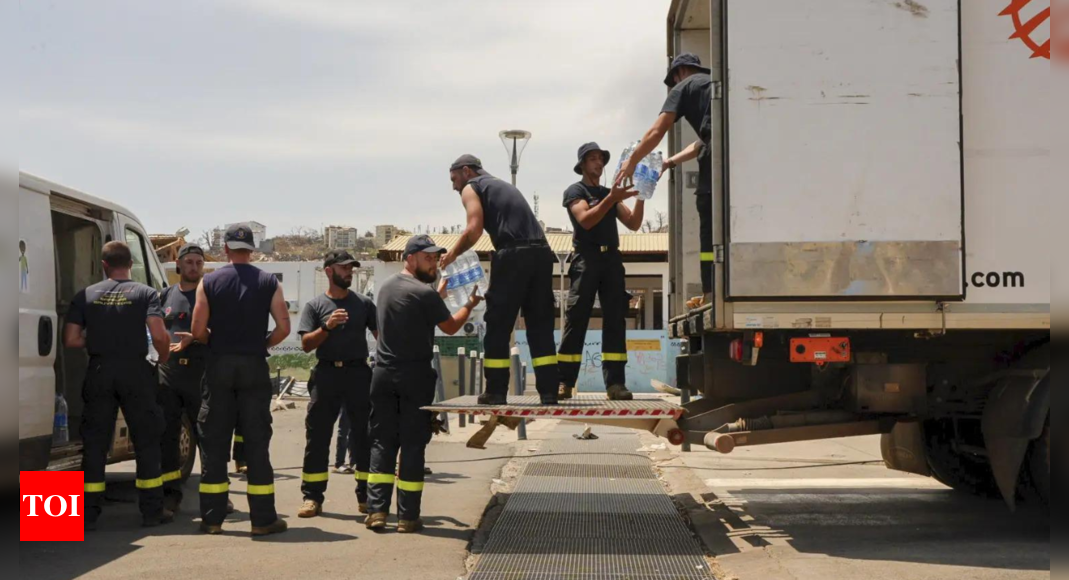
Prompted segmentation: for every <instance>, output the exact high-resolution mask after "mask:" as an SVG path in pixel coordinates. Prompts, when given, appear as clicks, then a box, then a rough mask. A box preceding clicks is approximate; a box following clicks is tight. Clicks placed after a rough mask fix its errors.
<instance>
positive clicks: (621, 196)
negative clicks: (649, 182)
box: [557, 143, 646, 401]
mask: <svg viewBox="0 0 1069 580" xmlns="http://www.w3.org/2000/svg"><path fill="white" fill-rule="evenodd" d="M608 162H609V152H608V151H605V150H603V149H602V148H601V147H598V144H597V143H587V144H586V145H583V146H582V147H580V148H579V163H578V164H576V166H575V172H576V173H578V174H579V175H582V176H583V180H582V181H580V182H579V183H576V184H575V185H572V186H571V187H569V188H568V189H567V191H565V192H564V207H566V208H567V209H568V217H569V218H570V219H571V221H572V228H573V229H574V231H575V235H574V237H573V239H572V245H573V246H574V248H575V255H576V257H575V260H574V261H573V262H572V267H571V271H570V272H569V273H568V274H569V276H570V277H571V279H572V288H571V291H570V292H569V293H568V314H567V322H566V323H565V326H564V335H563V337H562V338H561V346H560V354H558V355H557V359H558V361H559V366H560V372H561V388H560V394H559V396H560V398H562V399H570V398H572V394H573V391H574V390H575V383H576V381H577V380H578V379H579V366H580V365H581V364H582V362H583V345H584V344H585V342H586V330H587V326H588V325H589V324H590V314H591V312H592V311H593V310H594V299H595V298H600V299H601V312H602V320H603V322H604V325H603V327H602V334H601V337H602V340H601V345H602V353H601V371H602V374H603V375H604V377H605V391H606V394H607V395H608V397H609V399H610V400H613V401H630V400H631V399H633V398H634V396H633V395H632V394H631V391H629V390H627V380H626V376H625V368H626V367H627V325H626V317H627V308H628V302H629V299H628V294H627V286H626V284H627V282H626V278H627V276H626V273H625V271H624V263H623V259H622V257H621V256H620V234H619V232H618V231H617V229H616V220H620V223H622V224H624V225H625V226H626V227H627V228H628V229H629V230H631V231H637V230H638V229H639V228H640V227H642V220H643V219H644V217H645V207H646V202H644V201H643V200H641V199H640V200H638V201H636V202H635V209H634V210H632V209H631V208H629V207H627V206H626V205H624V204H623V203H622V202H623V201H625V200H627V199H630V198H632V197H635V196H636V195H638V192H636V191H628V190H627V188H624V187H621V186H616V187H614V188H613V189H612V190H609V189H608V188H605V187H602V186H601V185H600V184H601V175H602V173H604V171H605V165H606V164H608Z"/></svg>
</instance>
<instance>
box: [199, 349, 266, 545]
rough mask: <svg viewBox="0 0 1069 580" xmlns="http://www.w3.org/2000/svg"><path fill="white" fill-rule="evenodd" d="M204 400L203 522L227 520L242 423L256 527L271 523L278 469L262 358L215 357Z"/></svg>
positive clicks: (210, 362) (206, 376)
mask: <svg viewBox="0 0 1069 580" xmlns="http://www.w3.org/2000/svg"><path fill="white" fill-rule="evenodd" d="M204 384H205V399H204V404H203V405H202V406H201V410H200V431H201V448H202V453H203V455H202V461H201V462H202V463H203V471H202V474H201V483H200V513H201V518H202V521H203V523H204V524H205V525H209V526H218V525H222V523H223V519H224V518H226V512H227V500H228V499H229V492H230V479H229V475H228V473H227V463H228V460H227V458H228V456H229V455H230V439H231V436H232V435H233V434H234V428H235V426H236V425H238V424H239V423H240V427H241V433H242V434H243V435H244V437H245V455H246V459H247V460H248V464H249V475H248V482H249V485H248V496H249V513H250V514H251V516H252V525H253V526H257V527H262V526H269V525H271V524H273V523H275V521H277V520H278V513H277V512H276V511H275V472H274V470H273V469H272V467H271V454H270V446H271V434H272V430H271V396H272V389H271V376H270V371H269V370H268V367H267V360H266V359H265V358H264V357H261V356H230V355H212V356H209V358H208V368H207V371H206V372H205V374H204Z"/></svg>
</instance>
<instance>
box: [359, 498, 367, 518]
mask: <svg viewBox="0 0 1069 580" xmlns="http://www.w3.org/2000/svg"><path fill="white" fill-rule="evenodd" d="M356 511H358V512H360V513H362V514H364V515H367V513H368V509H367V502H366V501H365V502H360V503H359V504H357V505H356Z"/></svg>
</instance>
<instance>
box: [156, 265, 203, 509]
mask: <svg viewBox="0 0 1069 580" xmlns="http://www.w3.org/2000/svg"><path fill="white" fill-rule="evenodd" d="M175 269H176V270H177V272H178V275H179V281H178V284H176V285H174V286H169V287H167V288H165V289H164V290H163V292H162V293H161V294H160V304H161V306H162V307H163V321H164V323H165V324H166V325H167V332H169V333H170V334H171V348H170V352H171V358H170V359H169V360H168V361H167V362H166V363H161V364H160V366H159V373H160V389H159V391H158V393H157V395H158V399H159V404H160V407H161V408H162V409H163V419H164V429H163V437H162V439H161V446H162V453H163V463H162V467H163V493H164V497H165V505H166V506H167V509H169V510H171V511H173V512H177V511H178V507H179V506H180V505H181V504H182V495H183V494H182V454H181V451H180V450H179V448H178V445H179V435H180V434H181V433H182V419H183V418H185V417H188V418H189V421H190V424H191V425H195V424H196V421H197V416H198V415H199V414H200V406H201V399H202V396H201V386H202V385H201V383H202V381H203V379H204V367H205V360H206V357H207V347H205V345H203V344H200V343H198V342H197V341H196V340H194V339H193V334H192V333H191V330H192V328H193V307H194V306H195V305H196V304H197V286H199V285H200V281H201V279H202V278H204V250H202V249H201V248H200V246H196V245H187V246H183V247H182V249H181V250H179V251H178V261H177V262H176V263H175Z"/></svg>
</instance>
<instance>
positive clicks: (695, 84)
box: [616, 53, 716, 307]
mask: <svg viewBox="0 0 1069 580" xmlns="http://www.w3.org/2000/svg"><path fill="white" fill-rule="evenodd" d="M709 75H710V70H709V69H708V68H705V67H703V66H702V62H701V60H700V59H699V58H698V57H697V56H695V55H693V54H690V53H686V54H681V55H679V56H678V57H676V59H675V60H674V61H672V66H671V67H670V68H669V69H668V76H666V77H665V79H664V84H666V85H668V88H669V89H671V91H670V92H669V93H668V99H667V100H666V101H665V102H664V106H663V107H662V108H661V115H660V116H659V117H657V121H656V122H654V124H653V127H651V128H650V130H649V131H647V132H646V135H645V136H644V137H643V138H642V141H641V142H640V143H639V144H638V147H637V148H636V149H635V153H634V154H633V155H632V156H631V158H630V159H629V160H628V161H627V162H626V163H625V164H624V166H623V168H622V169H621V171H620V174H619V175H618V176H617V178H616V182H617V183H618V184H619V183H623V181H624V180H625V179H630V178H631V177H633V176H634V174H635V169H636V168H637V167H638V163H639V162H640V161H641V160H642V159H644V158H645V157H646V156H647V155H649V154H650V153H651V152H653V150H654V149H656V148H657V146H658V145H660V143H661V140H663V139H664V136H665V134H666V133H668V130H669V129H671V128H672V125H674V124H675V123H676V122H677V121H679V120H680V119H686V120H687V122H688V123H690V126H691V127H693V128H694V131H695V132H697V133H698V139H699V140H698V141H695V142H694V143H693V144H691V145H690V146H689V147H687V148H686V149H684V150H683V151H680V152H679V153H678V154H676V155H675V156H673V157H671V158H669V159H667V160H666V161H665V162H664V167H663V169H662V171H661V174H662V175H664V174H666V173H668V171H669V170H671V169H673V168H675V167H678V166H680V165H682V164H683V163H685V162H687V161H690V160H692V159H695V158H698V190H697V192H696V195H697V206H698V217H699V220H700V223H701V228H700V230H699V235H700V236H701V239H700V240H699V241H700V243H701V276H702V293H703V294H704V296H701V297H698V298H695V299H692V300H690V301H689V302H688V305H689V306H691V307H697V306H700V305H701V304H702V303H704V300H705V296H708V295H710V294H712V292H713V267H714V263H715V262H716V254H715V249H714V247H713V197H712V196H713V157H712V148H711V147H710V140H711V139H712V134H713V123H712V117H711V116H710V108H711V106H712V100H713V80H712V78H711V77H710V76H709Z"/></svg>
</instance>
